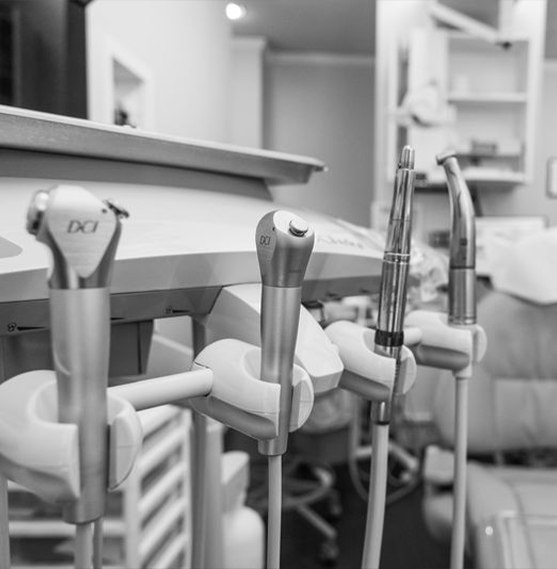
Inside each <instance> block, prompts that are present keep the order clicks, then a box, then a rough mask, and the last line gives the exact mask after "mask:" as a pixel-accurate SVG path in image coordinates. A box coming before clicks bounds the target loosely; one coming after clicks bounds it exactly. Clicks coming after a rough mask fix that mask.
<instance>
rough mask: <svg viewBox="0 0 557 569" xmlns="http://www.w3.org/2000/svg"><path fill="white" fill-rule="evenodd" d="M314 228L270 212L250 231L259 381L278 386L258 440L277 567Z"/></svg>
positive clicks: (270, 550) (271, 565)
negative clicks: (269, 434) (267, 430)
mask: <svg viewBox="0 0 557 569" xmlns="http://www.w3.org/2000/svg"><path fill="white" fill-rule="evenodd" d="M314 241H315V234H314V231H313V229H312V228H311V227H310V226H309V225H308V224H307V223H306V222H305V221H304V220H303V219H302V218H301V217H298V216H297V215H294V214H291V213H289V212H286V211H272V212H270V213H268V214H266V215H265V216H263V218H262V219H261V220H260V222H259V224H258V225H257V229H256V233H255V245H256V251H257V260H258V262H259V269H260V272H261V282H262V291H261V379H262V380H263V381H265V382H270V383H276V384H279V385H280V413H279V425H278V436H277V437H276V438H274V439H271V440H265V441H260V442H259V444H258V449H259V452H260V453H261V454H263V455H267V456H268V468H269V471H268V476H269V479H268V483H269V490H268V492H269V508H268V526H267V569H279V567H280V544H281V522H282V455H283V454H284V453H285V452H286V448H287V443H288V432H289V428H290V413H291V405H292V369H293V365H294V350H295V346H296V337H297V334H298V322H299V318H300V306H301V302H302V284H303V281H304V276H305V272H306V268H307V265H308V262H309V259H310V256H311V253H312V250H313V245H314Z"/></svg>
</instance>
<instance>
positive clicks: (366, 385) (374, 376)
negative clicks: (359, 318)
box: [325, 321, 417, 402]
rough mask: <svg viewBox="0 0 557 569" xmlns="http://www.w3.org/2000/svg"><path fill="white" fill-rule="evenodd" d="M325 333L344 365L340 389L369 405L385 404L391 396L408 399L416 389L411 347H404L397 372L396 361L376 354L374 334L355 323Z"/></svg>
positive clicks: (340, 323) (334, 326) (332, 327)
mask: <svg viewBox="0 0 557 569" xmlns="http://www.w3.org/2000/svg"><path fill="white" fill-rule="evenodd" d="M325 332H326V334H327V335H328V336H329V338H330V340H331V341H332V342H333V344H334V345H335V346H336V347H337V349H338V351H339V355H340V359H341V360H342V363H343V364H344V374H343V375H342V377H341V379H340V382H339V387H342V388H343V389H346V390H347V391H351V392H352V393H355V394H357V395H359V396H361V397H362V398H364V399H366V400H368V401H377V402H382V401H388V400H389V399H390V398H391V396H392V395H396V396H398V395H405V394H406V393H408V391H410V389H411V388H412V386H413V385H414V382H415V381H416V374H417V366H416V361H415V359H414V355H413V354H412V352H411V350H410V349H409V348H408V347H406V346H403V347H402V350H401V357H400V365H399V369H398V370H397V369H396V366H397V362H396V361H395V360H394V359H393V358H388V357H386V356H383V355H380V354H376V353H375V351H374V344H375V330H372V329H371V328H367V327H365V326H362V325H361V324H357V323H355V322H348V321H338V322H334V323H333V324H330V325H329V326H327V328H326V329H325ZM397 373H398V382H397V386H396V393H395V392H394V390H395V378H396V377H397Z"/></svg>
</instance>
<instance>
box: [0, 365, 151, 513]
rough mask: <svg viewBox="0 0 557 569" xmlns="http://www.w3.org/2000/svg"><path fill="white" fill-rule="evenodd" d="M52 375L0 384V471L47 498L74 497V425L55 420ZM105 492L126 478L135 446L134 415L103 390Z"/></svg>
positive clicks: (138, 440) (138, 431) (76, 470)
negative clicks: (107, 439)
mask: <svg viewBox="0 0 557 569" xmlns="http://www.w3.org/2000/svg"><path fill="white" fill-rule="evenodd" d="M57 406H58V404H57V383H56V374H55V372H54V371H51V370H38V371H31V372H27V373H23V374H20V375H17V376H15V377H13V378H11V379H10V380H8V381H6V382H4V383H3V384H2V385H0V470H2V472H3V473H4V474H5V475H6V476H7V477H8V478H9V479H11V480H13V481H15V482H17V483H18V484H20V485H21V486H23V487H25V488H27V489H28V490H30V491H31V492H34V493H35V494H37V495H38V496H40V497H41V498H43V499H44V500H45V501H47V502H51V503H64V502H70V501H72V500H75V499H77V498H78V497H79V488H80V474H79V445H78V436H77V435H78V433H77V425H74V424H70V423H58V420H57V418H58V409H57ZM108 425H109V427H110V442H109V472H108V490H114V489H116V488H117V487H118V486H119V485H120V484H122V482H124V480H125V479H126V478H127V477H128V475H129V473H130V472H131V469H132V467H133V465H134V463H135V459H136V457H137V455H138V453H139V450H140V448H141V443H142V440H143V433H142V429H141V424H140V422H139V418H138V417H137V414H136V412H135V410H134V409H133V407H132V406H131V405H130V403H128V402H127V401H126V400H124V399H122V398H120V397H117V396H115V395H111V394H109V396H108Z"/></svg>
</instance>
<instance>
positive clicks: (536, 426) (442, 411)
mask: <svg viewBox="0 0 557 569" xmlns="http://www.w3.org/2000/svg"><path fill="white" fill-rule="evenodd" d="M478 323H479V324H481V325H482V326H483V328H484V329H485V331H486V334H487V339H488V350H487V354H486V356H485V358H484V360H483V361H482V362H481V363H480V364H478V365H477V366H476V368H475V370H474V376H473V378H472V379H471V380H470V384H469V412H468V414H469V421H468V453H469V455H474V456H476V457H477V458H478V459H481V458H482V455H486V456H487V455H492V454H494V453H500V452H511V451H518V450H521V451H522V450H527V451H528V450H534V449H540V448H556V449H557V305H539V304H535V303H532V302H529V301H527V300H524V299H519V298H517V297H513V296H510V295H508V294H505V293H502V292H498V291H492V292H489V293H488V294H487V296H485V297H484V298H483V299H482V301H481V302H480V303H479V305H478ZM454 384H455V381H454V379H452V376H451V374H450V373H448V372H447V373H445V372H443V374H441V377H440V380H439V384H438V386H437V389H436V392H435V400H434V403H433V417H434V421H435V424H436V426H437V428H438V432H439V437H440V440H441V442H442V444H443V445H444V446H447V447H449V448H450V447H451V446H452V441H453V439H454V423H453V422H454V415H453V413H454V389H455V385H454ZM467 480H468V496H467V517H468V527H469V530H470V531H469V534H468V535H469V538H470V540H471V541H470V542H469V545H471V546H472V548H473V550H474V551H475V553H476V556H478V555H481V556H482V557H483V559H478V558H476V565H477V566H478V567H483V566H485V567H489V566H494V567H503V566H504V564H505V563H511V561H510V559H511V557H512V555H510V554H509V552H508V551H506V552H505V551H504V549H505V548H506V547H507V546H508V545H509V544H508V543H505V539H510V538H509V535H510V534H508V535H507V534H505V535H503V533H501V532H499V534H498V537H497V539H498V540H499V541H498V542H497V544H495V543H493V547H496V548H499V550H500V551H499V553H497V555H495V554H494V553H493V547H492V546H491V545H489V547H490V548H491V549H492V551H491V552H489V551H488V552H487V553H486V552H485V551H484V550H485V548H486V543H487V542H486V541H485V536H486V535H487V534H489V535H491V531H492V528H491V525H490V524H492V522H493V520H494V519H496V518H497V517H498V516H499V517H501V516H502V515H504V516H509V515H511V514H512V516H515V517H518V518H522V519H534V518H536V519H539V518H543V519H544V520H549V519H551V520H553V521H552V524H553V526H554V527H555V528H556V529H555V531H554V532H553V534H551V535H553V543H555V547H554V550H553V552H552V553H551V554H552V555H553V559H554V560H557V468H555V469H554V468H532V467H525V466H516V467H510V466H494V465H493V464H485V463H483V462H479V461H475V462H474V461H472V462H469V464H468V479H467ZM423 511H424V516H425V519H426V524H427V526H428V528H429V529H430V531H431V532H432V534H433V535H434V536H436V537H437V538H439V539H441V540H448V539H450V525H451V516H452V500H451V493H450V491H448V490H447V488H446V487H445V488H435V487H434V486H432V485H429V487H428V485H427V484H426V492H425V500H424V507H423ZM550 525H551V524H550ZM516 527H523V526H516ZM516 527H515V529H514V530H513V531H515V532H516ZM544 527H545V526H544ZM548 527H549V526H548ZM484 530H485V531H484ZM488 530H489V531H488ZM486 531H487V534H486ZM538 533H539V532H538ZM536 535H538V534H536ZM539 535H541V534H539ZM472 536H474V537H473V538H472ZM505 536H506V537H505ZM474 540H475V543H471V542H472V541H474ZM478 540H480V542H481V544H479V543H478ZM521 540H522V541H521ZM532 540H533V538H532V536H530V535H526V532H525V531H523V532H522V535H521V536H520V539H518V540H517V539H516V535H515V538H513V541H514V542H515V545H514V548H515V550H516V549H517V547H519V546H518V545H517V544H518V543H519V542H520V543H524V548H527V549H528V552H527V554H526V553H524V551H523V552H522V553H524V555H525V557H521V559H523V560H524V559H526V558H528V559H534V558H535V559H537V561H536V563H539V564H541V565H543V562H542V561H540V559H541V558H542V557H543V556H544V555H542V553H541V550H542V549H544V548H547V546H548V544H549V543H550V541H548V540H546V541H545V542H544V545H543V546H542V545H540V544H538V546H537V547H539V548H540V551H536V546H534V545H533V541H532ZM489 543H491V542H489ZM540 543H541V542H540ZM501 548H503V550H501ZM524 548H523V549H524ZM522 553H520V554H522ZM494 555H495V556H494ZM516 555H519V553H517V554H516ZM490 556H491V557H490ZM502 556H503V557H502ZM505 556H506V557H505ZM540 556H541V557H540ZM546 556H547V555H546ZM488 558H489V559H488ZM494 563H495V565H493V564H494ZM553 563H555V561H553ZM527 565H528V564H526V566H527Z"/></svg>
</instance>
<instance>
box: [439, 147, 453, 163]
mask: <svg viewBox="0 0 557 569" xmlns="http://www.w3.org/2000/svg"><path fill="white" fill-rule="evenodd" d="M454 157H456V151H455V150H453V149H449V150H445V151H444V152H441V153H439V154H438V155H437V156H436V157H435V159H436V160H437V164H439V166H443V163H444V162H445V160H448V159H449V158H454Z"/></svg>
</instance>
